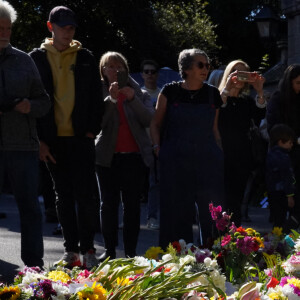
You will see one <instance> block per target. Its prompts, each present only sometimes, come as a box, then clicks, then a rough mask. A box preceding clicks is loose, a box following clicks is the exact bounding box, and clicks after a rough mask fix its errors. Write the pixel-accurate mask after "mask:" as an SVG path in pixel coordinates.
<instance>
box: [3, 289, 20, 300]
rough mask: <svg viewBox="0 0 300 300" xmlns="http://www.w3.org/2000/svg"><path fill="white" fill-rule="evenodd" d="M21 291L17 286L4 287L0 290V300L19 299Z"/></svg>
mask: <svg viewBox="0 0 300 300" xmlns="http://www.w3.org/2000/svg"><path fill="white" fill-rule="evenodd" d="M20 294H21V290H20V288H19V287H18V286H5V287H4V288H3V289H0V299H5V300H16V299H18V298H19V297H20Z"/></svg>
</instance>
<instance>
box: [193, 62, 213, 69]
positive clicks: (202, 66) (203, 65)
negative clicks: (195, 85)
mask: <svg viewBox="0 0 300 300" xmlns="http://www.w3.org/2000/svg"><path fill="white" fill-rule="evenodd" d="M196 65H197V67H198V68H199V69H203V68H204V67H205V68H206V69H207V70H209V69H210V64H209V63H203V62H202V61H198V62H197V64H196Z"/></svg>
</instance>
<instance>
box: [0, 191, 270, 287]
mask: <svg viewBox="0 0 300 300" xmlns="http://www.w3.org/2000/svg"><path fill="white" fill-rule="evenodd" d="M41 207H42V210H43V208H44V206H43V203H42V202H41ZM0 212H5V213H6V214H7V217H6V218H5V219H0V274H1V275H2V278H1V281H3V282H6V283H12V282H13V278H14V276H15V275H16V274H17V273H18V272H19V271H20V270H21V269H22V268H23V267H24V264H23V262H22V260H21V258H20V253H21V251H20V222H19V215H18V210H17V206H16V202H15V199H14V197H13V196H11V195H0ZM249 215H250V218H251V219H252V222H251V223H244V224H243V226H245V227H252V228H254V229H256V230H258V231H259V232H269V231H270V230H271V225H270V223H268V221H267V220H268V209H264V208H254V207H250V209H249ZM120 223H121V220H120ZM55 226H56V224H53V223H46V222H45V221H44V224H43V232H44V249H45V251H44V263H45V267H48V266H51V265H53V262H55V261H57V260H58V259H59V258H60V257H61V256H62V254H63V252H64V248H63V239H62V236H61V235H53V230H54V228H55ZM197 236H198V230H197V226H194V237H195V241H197ZM157 245H158V231H157V230H150V229H148V228H147V226H146V204H145V203H142V206H141V231H140V235H139V242H138V247H137V254H138V255H143V254H144V253H145V251H146V250H147V249H148V248H149V247H151V246H157ZM95 248H96V253H97V254H98V255H101V253H102V252H103V251H104V243H103V238H102V235H101V233H100V232H98V233H97V234H96V237H95ZM123 256H124V251H123V245H122V230H119V247H118V248H117V257H123Z"/></svg>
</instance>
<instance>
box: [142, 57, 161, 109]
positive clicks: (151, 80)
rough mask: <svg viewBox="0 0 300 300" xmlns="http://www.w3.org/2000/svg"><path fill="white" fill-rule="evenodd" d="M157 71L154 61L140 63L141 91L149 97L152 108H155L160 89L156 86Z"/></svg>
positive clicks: (156, 64)
mask: <svg viewBox="0 0 300 300" xmlns="http://www.w3.org/2000/svg"><path fill="white" fill-rule="evenodd" d="M158 71H159V66H158V63H157V62H156V61H154V60H144V61H143V62H142V63H141V72H142V77H143V79H144V86H142V90H144V91H146V92H147V93H148V94H149V95H150V97H151V101H152V103H153V107H155V105H156V101H157V97H158V94H159V93H160V87H158V86H157V80H158V75H159V74H158Z"/></svg>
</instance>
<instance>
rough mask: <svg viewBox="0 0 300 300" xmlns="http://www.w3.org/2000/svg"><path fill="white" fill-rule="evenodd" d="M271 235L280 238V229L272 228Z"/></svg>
mask: <svg viewBox="0 0 300 300" xmlns="http://www.w3.org/2000/svg"><path fill="white" fill-rule="evenodd" d="M272 233H273V234H275V235H277V236H278V237H280V236H281V235H282V227H274V228H273V230H272Z"/></svg>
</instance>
